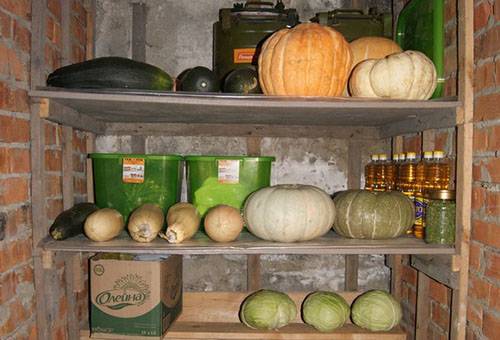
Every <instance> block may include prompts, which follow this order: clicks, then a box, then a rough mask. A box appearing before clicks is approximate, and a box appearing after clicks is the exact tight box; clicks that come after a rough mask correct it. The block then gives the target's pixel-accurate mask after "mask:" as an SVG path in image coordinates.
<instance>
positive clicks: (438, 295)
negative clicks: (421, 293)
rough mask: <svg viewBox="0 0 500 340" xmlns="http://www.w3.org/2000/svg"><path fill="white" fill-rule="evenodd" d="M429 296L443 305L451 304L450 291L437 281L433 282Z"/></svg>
mask: <svg viewBox="0 0 500 340" xmlns="http://www.w3.org/2000/svg"><path fill="white" fill-rule="evenodd" d="M429 296H430V297H431V298H432V299H434V300H435V301H437V302H439V303H440V304H442V305H446V306H449V304H450V297H451V294H450V289H449V288H448V287H446V286H445V285H442V284H440V283H439V282H437V281H434V280H431V282H430V285H429Z"/></svg>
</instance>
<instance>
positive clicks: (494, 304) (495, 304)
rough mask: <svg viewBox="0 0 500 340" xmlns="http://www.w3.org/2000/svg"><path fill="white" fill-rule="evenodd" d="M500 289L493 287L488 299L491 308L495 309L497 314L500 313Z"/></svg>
mask: <svg viewBox="0 0 500 340" xmlns="http://www.w3.org/2000/svg"><path fill="white" fill-rule="evenodd" d="M499 297H500V287H497V286H495V285H491V291H490V298H489V299H488V305H489V307H490V308H492V309H495V310H496V311H497V312H498V311H500V299H499Z"/></svg>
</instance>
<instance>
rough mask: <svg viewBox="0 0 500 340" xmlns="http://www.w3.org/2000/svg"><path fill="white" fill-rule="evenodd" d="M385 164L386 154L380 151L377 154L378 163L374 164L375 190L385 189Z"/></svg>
mask: <svg viewBox="0 0 500 340" xmlns="http://www.w3.org/2000/svg"><path fill="white" fill-rule="evenodd" d="M386 165H387V155H386V154H385V153H381V154H379V155H378V163H377V164H376V165H375V189H374V190H375V191H385V190H386V186H387V183H386V180H387V179H386V172H385V170H386Z"/></svg>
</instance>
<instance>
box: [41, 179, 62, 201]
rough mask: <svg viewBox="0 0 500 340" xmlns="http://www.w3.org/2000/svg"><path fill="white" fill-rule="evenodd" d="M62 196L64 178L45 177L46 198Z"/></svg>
mask: <svg viewBox="0 0 500 340" xmlns="http://www.w3.org/2000/svg"><path fill="white" fill-rule="evenodd" d="M61 195H62V177H61V176H58V175H47V176H45V196H47V197H60V196H61Z"/></svg>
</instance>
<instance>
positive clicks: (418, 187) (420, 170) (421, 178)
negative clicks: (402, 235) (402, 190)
mask: <svg viewBox="0 0 500 340" xmlns="http://www.w3.org/2000/svg"><path fill="white" fill-rule="evenodd" d="M431 164H433V163H432V151H426V152H424V156H423V157H422V160H420V162H418V163H417V167H416V171H415V184H414V188H413V192H414V197H415V225H414V227H413V228H414V234H415V237H416V238H419V239H424V237H425V230H424V228H425V207H426V205H427V203H426V199H425V197H424V191H425V190H427V189H429V179H428V178H427V177H426V174H427V173H428V168H429V166H430V165H431Z"/></svg>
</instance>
